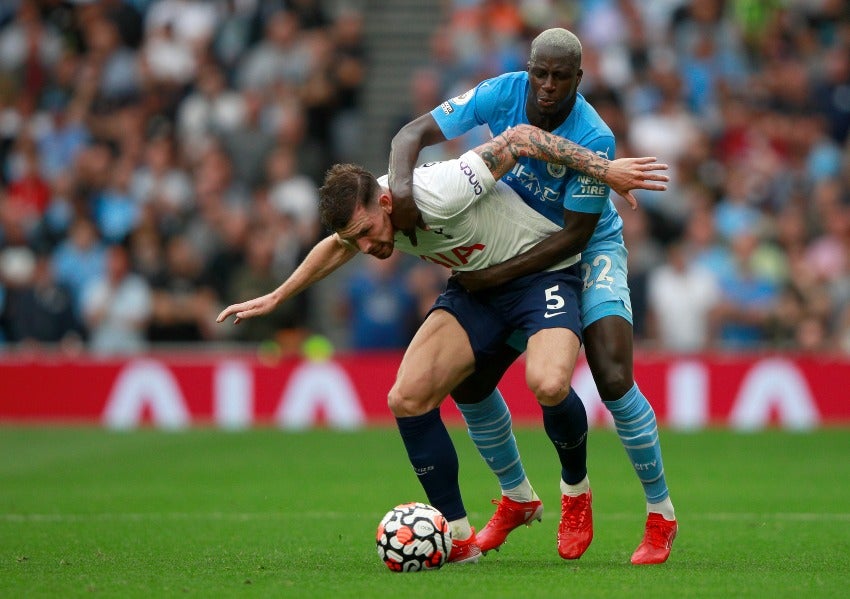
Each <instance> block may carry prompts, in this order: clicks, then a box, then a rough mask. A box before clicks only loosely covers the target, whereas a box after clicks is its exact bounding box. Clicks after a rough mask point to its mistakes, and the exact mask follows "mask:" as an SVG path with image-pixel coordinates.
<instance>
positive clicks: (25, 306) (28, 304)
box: [0, 247, 83, 347]
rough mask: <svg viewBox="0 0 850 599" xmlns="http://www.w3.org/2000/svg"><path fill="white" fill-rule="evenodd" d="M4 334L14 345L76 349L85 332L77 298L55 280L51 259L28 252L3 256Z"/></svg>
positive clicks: (0, 310) (0, 322)
mask: <svg viewBox="0 0 850 599" xmlns="http://www.w3.org/2000/svg"><path fill="white" fill-rule="evenodd" d="M2 287H5V294H4V296H5V301H4V302H2V306H0V330H2V333H1V334H0V335H2V337H3V338H5V340H6V341H8V342H12V343H24V344H34V343H39V344H41V343H54V344H55V343H62V344H65V345H66V346H68V347H74V346H76V344H77V343H79V341H80V339H81V338H82V333H83V329H82V327H81V326H80V322H79V320H78V319H77V318H76V316H75V314H74V306H73V298H72V296H71V293H70V291H69V290H68V288H67V287H65V286H64V285H62V284H60V283H58V282H57V281H56V280H55V279H54V277H53V272H52V268H51V265H50V260H49V259H48V257H47V256H45V255H41V256H38V257H36V256H35V255H34V254H33V253H32V252H31V251H30V250H29V249H28V248H23V247H19V248H10V249H6V250H4V251H3V252H0V288H2Z"/></svg>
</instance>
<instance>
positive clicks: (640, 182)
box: [475, 125, 667, 208]
mask: <svg viewBox="0 0 850 599" xmlns="http://www.w3.org/2000/svg"><path fill="white" fill-rule="evenodd" d="M475 152H476V153H477V154H478V155H479V156H481V158H482V159H483V160H484V163H485V164H486V165H487V166H488V167H489V168H490V172H492V173H493V177H494V178H496V179H500V178H501V177H502V176H503V175H505V174H506V173H507V172H508V171H510V170H511V169H512V168H513V167H514V165H515V164H516V161H517V158H519V157H521V156H526V157H528V158H536V159H538V160H543V161H545V162H551V163H553V164H563V165H564V166H568V167H570V168H571V169H573V170H576V171H579V172H581V173H584V174H585V175H590V176H591V177H593V178H594V179H599V180H600V181H603V182H604V183H605V184H607V185H608V186H609V187H610V188H611V189H613V190H614V191H616V192H617V193H618V194H620V195H621V196H623V197H624V198H625V199H626V201H628V203H629V205H630V206H631V207H632V208H636V207H637V200H636V199H635V197H634V196H633V195H632V193H631V192H632V190H634V189H648V190H652V191H664V190H665V189H667V186H666V185H664V184H663V182H665V181H667V176H666V175H661V174H659V173H656V172H653V171H659V170H666V169H667V165H666V164H658V163H656V162H655V158H651V157H644V158H620V159H618V160H608V159H606V158H603V157H602V156H599V155H598V154H596V153H595V152H593V151H592V150H588V149H587V148H585V147H582V146H580V145H578V144H575V143H573V142H571V141H570V140H568V139H565V138H563V137H559V136H557V135H553V134H552V133H547V132H546V131H544V130H543V129H538V128H537V127H533V126H531V125H517V126H516V127H511V128H510V129H508V130H507V131H505V132H504V133H502V134H500V135H497V136H496V137H494V138H493V139H491V140H490V141H488V142H487V143H484V144H481V145H480V146H478V147H477V148H475ZM653 181H658V183H653Z"/></svg>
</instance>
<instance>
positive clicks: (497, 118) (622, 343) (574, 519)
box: [389, 28, 678, 564]
mask: <svg viewBox="0 0 850 599" xmlns="http://www.w3.org/2000/svg"><path fill="white" fill-rule="evenodd" d="M581 53H582V49H581V43H580V42H579V40H578V38H577V37H576V36H575V35H573V34H572V33H571V32H569V31H567V30H566V29H560V28H556V29H548V30H546V31H544V32H543V33H541V34H540V35H539V36H537V37H536V38H535V39H534V40H533V42H532V44H531V53H530V57H529V60H528V69H527V71H524V72H517V73H507V74H504V75H500V76H498V77H495V78H492V79H488V80H486V81H483V82H481V83H479V84H478V86H476V87H475V88H473V89H471V90H469V91H468V92H466V93H464V94H461V95H460V96H457V97H455V98H452V99H451V100H448V101H446V102H444V103H443V104H441V105H440V106H438V107H436V108H435V109H434V110H432V111H431V112H430V113H427V114H424V115H422V116H421V117H419V118H417V119H415V120H414V121H412V122H410V123H408V124H407V125H405V126H404V127H403V128H402V129H401V130H400V131H399V132H398V134H396V136H395V138H394V139H393V141H392V153H391V156H390V179H389V186H390V189H391V191H392V194H393V197H394V198H395V208H396V216H395V221H396V224H397V226H398V227H399V228H400V229H401V230H402V231H403V232H405V233H406V234H409V235H411V241H412V242H415V235H416V225H417V221H418V215H417V213H416V210H415V206H414V204H413V202H411V201H410V198H411V194H412V192H411V177H410V173H411V171H412V168H413V165H414V164H415V162H416V159H417V156H418V155H419V152H420V150H421V149H422V148H423V147H425V146H427V145H432V144H434V143H438V142H441V141H445V140H446V139H450V138H453V137H456V136H458V135H461V134H462V133H464V132H466V131H468V130H470V129H471V128H473V127H475V126H477V125H481V124H487V126H488V127H489V128H490V130H491V131H492V132H494V133H499V132H502V131H504V130H505V129H507V128H508V127H513V126H517V125H520V124H523V123H530V124H532V125H534V126H537V127H539V128H541V129H543V130H545V131H549V132H552V133H555V134H557V135H559V136H561V137H564V138H566V139H569V140H571V141H574V142H576V143H578V144H580V145H582V146H585V147H587V148H590V149H592V150H594V151H595V152H596V153H597V154H599V155H601V156H605V157H607V158H613V156H614V153H615V142H614V136H613V134H612V133H611V130H610V129H609V128H608V126H607V125H606V124H605V123H604V122H603V120H602V119H601V118H600V117H599V115H598V114H597V113H596V111H595V110H594V109H593V108H592V107H591V106H590V104H588V103H587V102H586V101H585V99H584V97H582V95H581V94H580V93H578V86H579V83H580V82H581V77H582V70H581ZM503 180H504V181H505V182H506V183H507V184H508V185H509V186H510V187H511V188H512V189H513V190H514V191H516V192H517V194H518V195H519V196H520V197H522V199H523V200H524V201H525V202H526V203H527V204H528V205H529V206H530V207H532V208H533V209H535V210H536V211H538V212H540V213H541V214H543V215H544V216H546V217H547V218H549V219H550V220H551V221H552V222H554V223H558V224H561V225H562V226H563V229H562V230H561V231H559V232H557V233H555V234H554V235H552V236H550V237H549V238H548V239H547V240H545V241H544V242H542V243H541V244H539V245H538V246H536V247H535V248H534V249H532V250H531V251H529V252H526V253H524V254H522V255H519V256H516V257H514V258H513V259H511V260H509V261H507V262H505V263H502V264H499V265H498V266H494V267H492V268H488V269H485V270H480V271H477V272H463V273H460V274H459V275H458V277H457V281H458V282H459V283H461V284H462V285H463V287H464V288H466V289H467V290H469V291H473V292H474V291H480V290H483V289H492V288H495V287H497V286H499V285H502V284H504V283H505V282H507V281H510V280H512V279H513V278H515V277H519V276H524V275H527V274H528V273H532V272H538V271H540V270H541V269H543V268H546V267H548V266H549V265H551V264H552V263H553V262H555V261H557V260H560V259H561V258H562V257H563V256H569V255H573V254H575V253H576V252H582V260H581V269H582V278H583V281H584V290H583V293H582V326H583V327H584V329H583V331H584V342H585V352H586V355H587V361H588V364H589V366H590V369H591V372H592V374H593V378H594V381H595V382H596V386H597V388H598V390H599V394H600V396H601V398H602V400H603V403H604V405H605V406H606V407H607V408H608V410H609V411H610V412H611V414H612V415H613V417H614V423H615V425H616V429H617V433H618V435H619V436H620V439H621V441H622V443H623V446H624V448H625V450H626V453H627V455H628V457H629V459H630V461H631V462H632V465H633V467H634V470H635V472H636V473H637V476H638V479H639V480H640V482H641V484H642V485H643V489H644V494H645V496H646V502H647V503H646V509H647V520H646V526H645V531H644V536H643V540H642V542H641V543H640V545H639V546H638V548H637V549H636V550H635V552H634V553H633V555H632V558H631V561H632V563H634V564H657V563H662V562H664V561H666V560H667V558H668V557H669V555H670V549H671V547H672V543H673V539H674V538H675V536H676V533H677V530H678V523H677V521H676V517H675V513H674V509H673V504H672V502H671V500H670V496H669V491H668V488H667V483H666V479H665V476H664V466H663V463H662V459H661V446H660V444H659V440H658V430H657V424H656V419H655V413H654V411H653V409H652V406H651V405H650V404H649V402H648V401H647V399H646V397H644V395H643V394H642V393H641V391H640V389H639V388H638V386H637V384H636V383H635V381H634V377H633V369H632V361H633V357H632V353H633V350H632V343H633V340H632V337H633V335H632V313H631V300H630V297H629V289H628V286H627V283H626V256H627V252H626V248H625V245H624V243H623V235H622V220H621V219H620V216H619V215H618V214H617V211H616V209H615V208H614V205H613V204H612V202H611V200H610V199H609V188H608V186H606V185H604V184H602V183H600V182H599V181H595V180H593V179H592V178H591V177H589V176H588V175H587V174H584V173H580V172H576V171H574V170H571V169H569V168H565V167H564V166H561V165H558V164H553V163H551V162H549V161H547V160H540V159H538V158H537V157H533V156H523V157H520V158H519V159H518V160H517V163H516V165H515V166H514V167H513V168H512V169H511V171H510V172H508V173H506V174H505V176H504V177H503ZM648 188H649V187H648ZM614 189H615V191H617V192H620V193H622V192H621V190H620V189H617V188H616V187H615V188H614ZM625 197H626V198H627V199H628V200H629V202H630V204H632V206H633V207H634V206H635V201H634V198H633V197H631V196H628V195H627V196H625ZM419 224H420V225H421V222H420V223H419ZM505 351H506V352H508V353H510V351H511V350H510V348H505ZM511 359H512V358H511V357H510V356H508V357H507V358H504V359H502V360H501V361H500V362H498V363H497V362H496V361H494V367H496V368H499V367H501V366H500V365H503V364H510V361H511ZM476 377H483V378H487V379H488V380H498V379H499V378H500V373H499V372H496V373H491V374H489V375H488V374H487V373H486V372H485V371H484V370H483V369H479V370H478V371H476ZM470 389H471V390H472V393H473V395H474V394H476V393H477V394H479V396H472V397H469V396H463V397H459V396H458V394H454V395H453V397H454V399H455V400H456V401H457V402H458V403H459V405H460V406H461V407H462V406H464V405H467V404H471V405H478V403H477V402H480V401H481V400H482V399H483V400H484V402H485V404H491V403H494V404H497V405H501V404H502V403H504V402H503V400H502V399H500V396H499V392H498V390H497V389H495V386H494V385H489V384H487V383H486V382H485V383H481V382H478V383H476V381H469V382H467V383H466V386H465V388H464V389H462V390H461V394H462V395H463V392H464V391H469V390H470ZM482 389H484V391H482ZM489 389H492V393H490V395H489V396H487V397H484V398H482V397H481V396H480V394H481V393H487V392H488V390H489ZM462 411H463V410H462ZM563 482H564V484H563V485H562V490H563V495H562V519H561V526H560V527H559V537H558V538H559V551H560V553H561V555H562V557H564V558H567V559H574V558H577V557H580V555H581V554H582V553H583V552H584V550H586V548H587V546H588V545H589V544H590V541H591V540H592V537H593V524H592V509H591V499H592V496H591V491H590V486H589V481H588V480H587V479H584V480H582V481H569V480H566V479H565V480H564V481H563ZM538 503H539V502H537V501H536V500H534V498H532V497H530V496H526V497H525V498H520V500H519V501H515V500H514V499H511V498H510V497H507V496H504V494H503V497H502V500H501V501H500V502H498V506H499V507H498V509H497V511H496V514H495V515H494V517H493V518H492V519H491V521H490V522H489V523H488V525H487V526H485V528H484V529H483V530H482V531H481V533H480V534H479V541H480V542H481V544H482V548H484V549H485V550H486V549H488V548H494V547H498V546H499V545H500V544H501V543H502V542H504V540H505V538H506V537H507V535H508V533H510V532H511V530H513V529H514V528H516V527H517V526H519V525H520V524H525V523H527V522H528V520H526V518H525V515H526V514H527V513H528V510H529V509H531V508H536V507H537V504H538Z"/></svg>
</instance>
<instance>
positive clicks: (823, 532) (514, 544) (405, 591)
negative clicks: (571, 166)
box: [0, 427, 850, 599]
mask: <svg viewBox="0 0 850 599" xmlns="http://www.w3.org/2000/svg"><path fill="white" fill-rule="evenodd" d="M452 434H453V437H454V438H455V441H456V444H457V446H458V451H459V453H460V459H461V480H462V485H463V489H464V497H465V500H466V505H467V509H468V510H469V512H470V518H471V520H472V523H473V525H474V526H476V527H478V528H480V527H481V526H483V524H484V523H485V522H486V520H487V518H488V517H489V516H490V514H491V512H492V509H493V506H492V505H490V503H489V500H490V499H491V498H493V497H497V496H498V487H497V485H496V483H495V479H494V478H492V476H491V475H490V473H489V471H488V470H486V468H485V466H484V465H483V464H482V463H481V460H480V458H479V457H478V455H477V453H475V449H474V448H473V447H472V444H471V442H470V441H469V440H468V439H467V437H466V435H465V432H464V431H462V430H460V429H453V430H452ZM517 438H518V441H519V444H520V449H521V451H522V454H523V459H524V461H525V463H526V466H527V470H528V472H529V475H530V478H531V480H532V483H533V484H534V485H535V487H536V489H537V491H538V493H539V494H540V496H541V498H542V499H543V501H544V503H545V505H546V509H547V512H546V514H545V515H544V518H543V522H542V523H539V524H538V523H535V524H534V526H532V527H531V528H521V529H518V530H517V531H515V532H514V533H513V534H512V536H511V537H510V539H509V541H508V543H507V544H506V545H505V546H504V547H503V548H502V550H501V551H500V552H498V553H496V552H492V553H490V554H488V555H487V556H484V557H483V558H482V560H481V562H480V563H479V564H478V565H474V566H451V565H449V566H446V567H444V568H443V569H441V570H439V571H433V572H424V573H415V574H395V573H392V572H390V571H389V570H388V569H387V568H386V567H385V566H384V565H383V564H382V563H381V562H380V561H379V559H378V556H377V553H376V551H375V543H374V533H375V528H376V526H377V523H378V521H379V520H380V519H381V517H382V516H383V514H384V513H385V512H386V511H387V510H388V509H389V508H390V507H392V506H393V505H395V504H397V503H401V502H404V501H411V500H424V495H423V493H422V491H421V489H420V487H419V485H418V483H417V482H416V479H415V476H414V475H413V472H412V470H411V469H410V467H409V465H408V463H407V459H406V456H405V454H404V451H403V447H402V444H401V441H400V439H399V437H398V434H397V433H396V431H395V430H393V429H370V430H365V431H360V432H353V433H334V432H330V431H313V432H304V433H285V432H282V431H279V430H271V429H264V430H253V431H249V432H243V433H226V432H220V431H215V430H192V431H188V432H182V433H164V432H159V431H150V430H146V431H138V432H130V433H116V432H109V431H105V430H101V429H91V428H17V427H2V428H0V597H74V596H85V597H162V596H190V597H191V596H195V597H222V596H246V597H250V596H253V597H358V598H359V599H366V598H371V597H379V596H386V597H459V598H464V597H468V598H472V597H524V598H528V597H557V596H562V597H567V596H574V597H754V598H755V597H759V598H761V597H800V596H805V597H807V598H812V597H846V596H847V592H848V586H850V431H848V430H847V429H832V430H823V431H818V432H813V433H806V434H791V433H782V432H767V433H758V434H734V433H730V432H724V431H710V432H701V433H693V434H682V433H673V432H669V431H667V432H663V433H662V445H663V448H664V452H665V460H666V463H665V465H666V470H667V477H668V482H669V484H670V488H671V492H672V496H673V499H674V501H675V505H676V508H677V515H678V517H679V520H680V531H679V537H678V539H677V540H676V543H675V545H674V548H673V553H672V555H671V557H670V560H669V561H668V562H667V563H666V564H664V565H661V566H644V567H635V566H632V565H630V564H629V556H630V555H631V552H632V551H633V550H634V548H635V547H636V546H637V543H638V541H639V540H640V536H641V533H642V528H643V520H644V512H643V510H644V502H643V495H642V492H641V489H640V485H639V484H638V483H637V481H636V479H635V477H634V474H633V473H632V472H631V470H630V468H629V464H628V461H627V459H626V457H625V454H624V452H623V449H622V448H621V446H620V444H619V441H618V439H617V438H616V437H615V436H614V435H613V434H612V433H611V432H609V431H603V430H593V431H591V437H590V447H589V452H590V457H589V464H590V480H591V483H592V486H593V491H594V517H595V537H594V541H593V544H592V545H591V546H590V549H589V550H588V552H587V553H586V554H585V555H584V556H583V557H582V558H581V559H580V560H578V561H576V562H565V561H563V560H561V559H560V558H559V557H558V554H557V551H556V549H555V532H556V529H557V524H558V515H559V514H558V512H559V507H560V505H559V495H558V484H557V481H558V468H557V466H556V458H555V454H554V451H553V450H552V449H551V447H550V445H549V442H548V440H547V439H546V437H545V435H544V433H543V432H542V430H536V429H528V428H526V429H519V430H518V431H517Z"/></svg>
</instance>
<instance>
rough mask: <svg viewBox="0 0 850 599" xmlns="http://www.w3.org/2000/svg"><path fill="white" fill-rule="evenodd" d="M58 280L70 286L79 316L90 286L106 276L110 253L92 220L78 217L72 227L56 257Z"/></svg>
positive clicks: (54, 258)
mask: <svg viewBox="0 0 850 599" xmlns="http://www.w3.org/2000/svg"><path fill="white" fill-rule="evenodd" d="M53 271H54V272H55V273H56V280H57V281H58V282H59V283H61V284H64V285H67V286H68V288H69V289H70V290H71V294H72V297H73V299H74V307H75V309H76V310H77V312H78V313H79V309H80V308H81V307H82V294H83V290H84V289H85V288H86V286H87V285H88V284H89V283H91V282H93V281H97V280H100V279H102V278H103V277H104V275H105V274H106V250H105V248H104V246H103V243H102V242H101V240H100V238H99V237H98V234H97V229H96V228H95V226H94V223H92V222H91V221H90V220H89V219H87V218H84V217H78V218H77V219H76V220H75V221H74V223H73V224H72V225H71V229H70V231H69V232H68V238H67V239H65V240H64V241H63V242H62V243H60V244H59V246H58V247H57V248H56V251H55V252H54V253H53Z"/></svg>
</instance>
